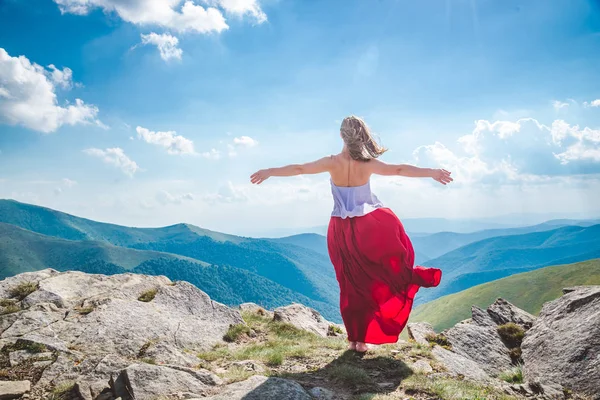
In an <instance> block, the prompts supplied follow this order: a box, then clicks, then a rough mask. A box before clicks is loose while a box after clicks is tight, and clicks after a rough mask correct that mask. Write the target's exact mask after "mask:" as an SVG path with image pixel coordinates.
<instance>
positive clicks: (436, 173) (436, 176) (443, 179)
mask: <svg viewBox="0 0 600 400" xmlns="http://www.w3.org/2000/svg"><path fill="white" fill-rule="evenodd" d="M451 173H452V172H450V171H446V170H445V169H434V170H433V173H432V174H431V177H432V178H433V180H434V181H438V182H439V183H441V184H442V185H446V184H448V183H450V182H452V181H453V180H454V179H452V178H451V177H450V174H451Z"/></svg>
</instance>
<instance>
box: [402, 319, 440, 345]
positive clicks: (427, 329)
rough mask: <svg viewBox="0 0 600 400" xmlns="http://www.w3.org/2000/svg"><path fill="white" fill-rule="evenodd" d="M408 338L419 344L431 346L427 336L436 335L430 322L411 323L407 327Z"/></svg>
mask: <svg viewBox="0 0 600 400" xmlns="http://www.w3.org/2000/svg"><path fill="white" fill-rule="evenodd" d="M406 329H407V330H408V336H409V337H410V338H411V339H412V340H414V341H415V342H417V343H419V344H429V341H428V340H427V336H429V335H435V331H434V330H433V326H431V324H430V323H428V322H411V323H409V324H408V325H406Z"/></svg>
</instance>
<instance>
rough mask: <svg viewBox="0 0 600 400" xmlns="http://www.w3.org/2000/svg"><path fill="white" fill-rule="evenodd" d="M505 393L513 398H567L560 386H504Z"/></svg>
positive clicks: (527, 384) (551, 399)
mask: <svg viewBox="0 0 600 400" xmlns="http://www.w3.org/2000/svg"><path fill="white" fill-rule="evenodd" d="M503 389H504V392H505V393H506V394H508V395H511V396H518V397H526V398H535V399H540V400H563V399H565V398H566V396H565V394H564V391H563V388H562V386H560V385H553V384H545V385H543V384H541V383H537V382H526V383H522V384H519V385H504V386H503Z"/></svg>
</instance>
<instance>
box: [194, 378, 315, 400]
mask: <svg viewBox="0 0 600 400" xmlns="http://www.w3.org/2000/svg"><path fill="white" fill-rule="evenodd" d="M283 399H285V400H312V397H311V396H310V395H309V394H308V392H306V390H304V388H303V387H302V386H300V384H298V383H296V382H294V381H290V380H287V379H281V378H267V377H266V376H259V375H255V376H252V377H250V378H248V379H247V380H245V381H242V382H237V383H233V384H231V385H227V386H226V387H225V388H224V390H223V391H222V392H221V393H219V394H218V395H215V396H209V397H206V398H204V399H203V400H283ZM198 400H199V399H198Z"/></svg>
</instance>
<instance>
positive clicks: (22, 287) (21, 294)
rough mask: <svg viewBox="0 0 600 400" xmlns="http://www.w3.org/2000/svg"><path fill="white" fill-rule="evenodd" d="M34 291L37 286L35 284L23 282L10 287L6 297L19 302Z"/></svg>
mask: <svg viewBox="0 0 600 400" xmlns="http://www.w3.org/2000/svg"><path fill="white" fill-rule="evenodd" d="M36 290H38V284H37V283H36V282H28V281H25V282H21V283H19V284H18V285H16V286H13V287H11V288H10V289H9V290H8V295H9V296H10V297H11V298H13V299H17V300H19V301H21V300H23V299H24V298H25V297H27V296H29V295H30V294H31V293H33V292H35V291H36Z"/></svg>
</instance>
